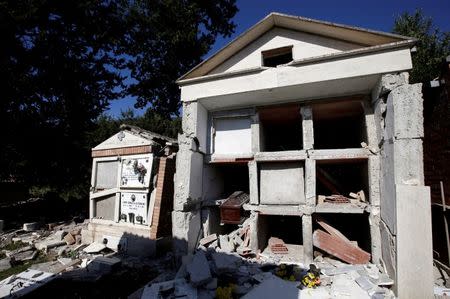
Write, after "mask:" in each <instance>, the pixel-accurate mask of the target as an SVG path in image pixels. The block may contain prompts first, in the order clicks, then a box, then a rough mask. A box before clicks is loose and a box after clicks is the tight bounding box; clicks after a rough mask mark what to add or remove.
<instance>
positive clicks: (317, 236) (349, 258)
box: [313, 230, 370, 264]
mask: <svg viewBox="0 0 450 299" xmlns="http://www.w3.org/2000/svg"><path fill="white" fill-rule="evenodd" d="M313 245H314V246H316V247H317V248H320V249H322V250H323V251H325V252H327V253H329V254H331V255H333V256H335V257H337V258H339V259H341V260H343V261H344V262H347V263H349V264H366V263H368V262H369V261H370V254H369V253H367V252H365V251H364V250H362V249H361V248H359V247H355V246H354V245H352V244H351V243H350V244H349V243H348V242H347V241H345V240H342V239H341V238H339V237H336V236H333V235H330V234H328V233H326V232H324V231H323V230H316V231H315V232H314V233H313Z"/></svg>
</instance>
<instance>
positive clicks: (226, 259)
mask: <svg viewBox="0 0 450 299" xmlns="http://www.w3.org/2000/svg"><path fill="white" fill-rule="evenodd" d="M212 259H213V261H214V265H215V266H216V270H217V272H218V273H219V274H221V273H226V272H232V271H236V270H237V269H238V267H239V264H240V263H241V262H242V260H241V258H240V257H239V256H237V255H234V254H225V253H219V252H216V253H213V255H212Z"/></svg>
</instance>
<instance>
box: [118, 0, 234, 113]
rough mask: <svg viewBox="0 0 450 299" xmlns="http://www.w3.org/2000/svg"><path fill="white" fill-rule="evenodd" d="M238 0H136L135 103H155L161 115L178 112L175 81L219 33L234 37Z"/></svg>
mask: <svg viewBox="0 0 450 299" xmlns="http://www.w3.org/2000/svg"><path fill="white" fill-rule="evenodd" d="M236 12H237V8H236V5H235V1H234V0H216V1H203V0H193V1H179V0H167V1H137V2H136V3H135V5H134V6H133V7H132V9H131V13H130V14H131V17H130V23H131V26H130V27H131V28H132V30H131V31H130V33H129V34H130V40H131V41H132V43H129V44H127V45H126V48H127V50H128V51H131V55H132V56H133V57H135V58H136V61H132V62H131V63H130V65H129V68H130V70H131V76H132V78H133V79H136V83H135V84H132V85H131V86H130V87H129V88H128V92H129V93H130V94H131V95H133V96H136V97H137V103H136V107H145V106H147V105H148V104H150V105H151V106H152V107H154V108H155V109H156V111H157V112H158V113H160V114H162V115H170V114H178V111H179V107H180V102H179V96H180V93H179V88H178V86H177V85H176V84H175V80H176V79H177V78H179V77H181V75H183V74H184V73H186V72H187V71H189V70H190V69H191V68H193V67H194V66H195V65H197V64H198V63H200V60H201V58H202V57H203V56H204V55H205V54H206V53H208V51H209V50H210V48H211V46H212V45H213V43H214V41H215V39H216V36H217V35H222V36H229V35H230V34H231V33H233V30H234V27H235V25H234V24H233V23H230V22H229V20H230V19H231V18H232V17H233V16H234V15H235V13H236Z"/></svg>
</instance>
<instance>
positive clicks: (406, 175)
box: [172, 13, 433, 298]
mask: <svg viewBox="0 0 450 299" xmlns="http://www.w3.org/2000/svg"><path fill="white" fill-rule="evenodd" d="M414 43H415V41H414V40H413V39H411V38H408V37H404V36H398V35H394V34H390V33H383V32H376V31H371V30H367V29H361V28H355V27H349V26H343V25H337V24H333V23H328V22H322V21H317V20H311V19H306V18H301V17H295V16H288V15H282V14H278V13H272V14H270V15H268V16H267V17H266V18H264V19H263V20H261V21H260V22H259V23H257V24H256V25H254V26H253V27H251V28H250V29H248V30H247V31H246V32H244V33H243V34H241V35H240V36H239V37H237V38H236V39H235V40H233V41H232V42H231V43H229V44H228V45H226V46H225V47H224V48H222V49H221V50H220V51H218V52H217V53H216V54H214V55H213V56H211V57H210V58H208V59H206V60H205V61H203V62H202V63H201V64H199V65H198V66H196V67H195V68H194V69H192V70H191V71H190V72H188V73H187V74H185V75H184V76H183V77H181V78H180V79H179V80H178V81H177V82H178V84H179V85H180V88H181V100H182V102H183V133H182V134H180V136H179V146H180V150H179V152H178V156H177V172H176V175H175V198H174V212H173V216H172V221H173V237H174V238H175V245H176V250H177V251H178V253H179V254H186V253H188V252H190V251H192V250H193V249H194V248H195V247H196V245H197V242H198V240H199V239H200V238H201V237H202V236H203V235H208V234H210V233H214V232H221V231H223V230H226V229H227V228H226V226H225V227H224V226H220V225H219V223H220V217H219V216H218V212H217V208H214V207H212V208H211V207H205V203H206V202H211V201H214V200H218V199H221V198H225V197H227V196H229V195H230V194H231V193H232V192H234V191H237V190H240V191H245V192H248V193H249V195H250V202H249V203H248V204H246V205H245V206H244V209H245V210H247V211H248V213H249V214H251V215H252V217H253V218H254V219H255V222H254V227H253V229H252V238H251V240H250V244H251V246H252V248H253V249H254V250H258V249H259V250H263V249H264V247H265V246H266V244H267V239H268V237H270V236H282V237H284V238H286V239H288V241H289V242H291V243H295V244H298V245H301V246H302V247H303V255H302V256H301V257H299V258H301V259H302V260H303V261H304V262H309V261H311V260H312V258H313V251H314V250H315V249H314V247H313V238H312V235H313V230H314V229H315V227H316V224H315V219H316V218H319V217H320V218H323V219H326V220H327V221H329V222H330V223H332V224H333V225H335V226H336V227H338V228H339V229H340V230H341V231H342V232H343V233H345V234H346V235H347V236H349V237H351V238H352V240H355V241H357V242H358V245H359V246H360V247H361V248H363V249H364V250H366V251H368V252H369V253H370V254H371V256H372V261H373V262H374V263H376V264H379V265H382V266H384V267H385V268H386V270H387V272H388V273H389V275H390V276H391V277H392V278H394V280H395V291H396V293H397V295H398V296H399V298H431V296H432V285H433V275H432V248H431V246H432V245H431V220H430V204H429V201H430V198H429V188H428V187H426V186H424V177H423V160H422V140H421V138H422V137H423V118H422V94H421V86H420V84H415V85H410V84H409V82H408V73H407V71H408V70H410V69H411V68H412V62H411V48H412V47H413V46H414ZM334 189H339V190H334ZM359 190H363V191H364V193H365V195H366V198H367V202H366V203H365V204H364V205H355V204H351V203H349V204H329V203H322V202H319V201H318V195H329V194H331V193H336V192H337V191H338V192H340V193H342V194H345V195H348V193H349V192H358V191H359ZM418 219H420V221H417V220H418ZM412 257H414V258H412Z"/></svg>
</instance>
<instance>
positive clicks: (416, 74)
mask: <svg viewBox="0 0 450 299" xmlns="http://www.w3.org/2000/svg"><path fill="white" fill-rule="evenodd" d="M393 32H394V33H397V34H401V35H406V36H410V37H414V38H416V39H417V40H418V41H417V44H416V47H417V52H416V53H413V54H412V60H413V69H412V71H411V73H410V81H411V82H412V83H417V82H427V81H430V80H433V79H434V78H436V77H437V76H438V75H439V72H440V65H441V63H442V60H443V59H444V58H445V57H446V56H448V55H450V32H441V31H440V30H439V29H438V28H436V27H435V26H434V25H433V20H432V19H431V18H429V17H426V16H424V15H423V13H422V11H421V10H420V9H417V10H416V11H415V12H414V13H413V14H409V13H407V12H405V13H403V14H402V15H400V16H398V17H397V19H396V20H395V23H394V28H393Z"/></svg>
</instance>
